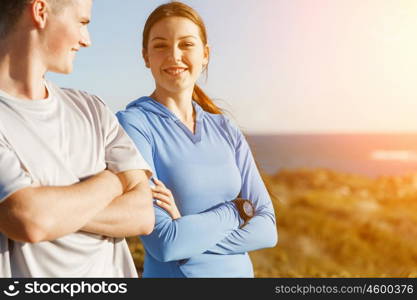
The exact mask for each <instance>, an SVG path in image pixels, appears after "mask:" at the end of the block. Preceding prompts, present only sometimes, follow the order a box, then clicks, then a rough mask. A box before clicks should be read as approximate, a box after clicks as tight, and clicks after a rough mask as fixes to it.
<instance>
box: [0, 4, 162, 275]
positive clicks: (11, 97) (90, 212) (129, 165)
mask: <svg viewBox="0 0 417 300" xmlns="http://www.w3.org/2000/svg"><path fill="white" fill-rule="evenodd" d="M91 6H92V0H0V276H2V277H10V276H12V277H135V276H137V273H136V271H135V268H134V264H133V260H132V257H131V255H130V253H129V249H128V247H127V243H126V241H125V240H124V237H126V236H132V235H138V234H139V235H142V234H143V235H146V234H149V233H150V232H151V231H152V230H153V226H154V212H153V207H152V194H151V191H150V188H149V183H148V180H149V176H151V172H150V171H149V167H148V166H147V164H146V163H145V161H144V160H143V158H142V156H141V155H140V154H139V153H138V152H137V150H135V149H136V148H135V146H134V145H133V143H132V142H131V140H130V139H129V138H128V137H127V135H126V134H125V133H124V131H123V130H122V129H121V127H120V126H119V125H118V122H117V120H116V119H115V117H114V116H113V114H112V113H111V112H110V110H109V109H107V108H106V107H105V105H104V104H103V103H102V102H101V100H100V99H99V98H97V97H96V96H92V95H89V94H87V93H84V92H80V91H75V90H69V89H60V88H58V87H56V86H55V85H54V84H52V83H51V82H49V81H46V80H45V79H44V75H45V73H46V72H48V71H53V72H58V73H69V72H71V70H72V63H73V59H74V56H75V54H76V52H77V51H78V50H79V49H80V48H82V47H88V46H89V45H90V37H89V33H88V29H87V25H88V23H89V21H90V15H91Z"/></svg>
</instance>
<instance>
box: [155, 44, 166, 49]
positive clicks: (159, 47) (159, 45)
mask: <svg viewBox="0 0 417 300" xmlns="http://www.w3.org/2000/svg"><path fill="white" fill-rule="evenodd" d="M153 47H154V48H155V49H162V48H165V47H166V46H165V45H163V44H156V45H154V46H153Z"/></svg>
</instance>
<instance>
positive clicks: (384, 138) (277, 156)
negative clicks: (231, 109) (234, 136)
mask: <svg viewBox="0 0 417 300" xmlns="http://www.w3.org/2000/svg"><path fill="white" fill-rule="evenodd" d="M246 138H247V140H248V142H249V145H250V146H251V149H252V152H253V154H254V156H255V160H256V162H257V164H258V166H259V168H260V169H261V170H262V171H263V172H265V173H267V174H271V175H272V174H275V173H276V172H278V171H279V170H281V169H294V168H327V169H332V170H335V171H340V172H345V173H353V174H360V175H366V176H370V177H378V176H391V175H405V174H408V173H417V133H416V134H280V135H248V136H246Z"/></svg>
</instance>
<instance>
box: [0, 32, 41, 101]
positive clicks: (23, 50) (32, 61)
mask: <svg viewBox="0 0 417 300" xmlns="http://www.w3.org/2000/svg"><path fill="white" fill-rule="evenodd" d="M29 40H30V39H28V37H17V36H13V37H10V38H7V39H6V40H5V41H2V42H1V46H0V90H3V91H4V92H6V93H7V94H9V95H11V96H13V97H16V98H19V99H25V100H39V99H45V98H47V96H48V93H47V90H46V87H45V83H44V75H45V72H46V70H45V68H43V67H42V64H41V62H40V60H39V58H38V56H37V55H36V47H33V46H32V45H31V44H30V42H26V43H25V42H22V41H29Z"/></svg>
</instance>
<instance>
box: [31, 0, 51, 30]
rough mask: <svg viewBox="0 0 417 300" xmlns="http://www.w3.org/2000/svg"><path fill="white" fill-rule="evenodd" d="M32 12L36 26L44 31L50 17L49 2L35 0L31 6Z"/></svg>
mask: <svg viewBox="0 0 417 300" xmlns="http://www.w3.org/2000/svg"><path fill="white" fill-rule="evenodd" d="M29 7H30V11H31V15H32V20H33V22H34V23H35V26H36V27H37V28H39V29H43V28H45V26H46V19H47V16H48V12H49V11H48V2H47V1H45V0H33V1H32V2H31V3H30V4H29Z"/></svg>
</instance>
